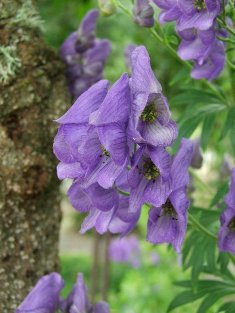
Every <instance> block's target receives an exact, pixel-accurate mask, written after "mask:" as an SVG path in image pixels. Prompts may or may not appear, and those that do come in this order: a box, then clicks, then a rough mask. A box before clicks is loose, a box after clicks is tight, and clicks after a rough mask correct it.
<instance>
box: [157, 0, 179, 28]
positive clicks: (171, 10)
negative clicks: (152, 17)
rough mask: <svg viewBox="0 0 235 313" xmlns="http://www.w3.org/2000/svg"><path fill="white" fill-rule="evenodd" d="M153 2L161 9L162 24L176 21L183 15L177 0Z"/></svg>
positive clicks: (160, 18) (160, 19)
mask: <svg viewBox="0 0 235 313" xmlns="http://www.w3.org/2000/svg"><path fill="white" fill-rule="evenodd" d="M153 2H154V3H155V4H156V5H157V6H158V7H159V8H160V9H161V13H160V15H159V21H160V23H161V24H164V23H166V22H171V21H176V20H178V18H179V17H180V15H181V11H180V10H179V8H178V5H177V1H176V0H153Z"/></svg>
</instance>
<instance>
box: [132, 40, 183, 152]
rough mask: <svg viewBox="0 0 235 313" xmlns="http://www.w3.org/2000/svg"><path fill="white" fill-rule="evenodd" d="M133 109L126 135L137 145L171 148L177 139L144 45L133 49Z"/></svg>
mask: <svg viewBox="0 0 235 313" xmlns="http://www.w3.org/2000/svg"><path fill="white" fill-rule="evenodd" d="M131 60H132V77H131V80H130V86H131V92H132V97H133V101H132V107H131V116H130V121H129V136H130V137H131V138H132V140H134V141H135V142H136V143H141V144H148V145H152V146H163V147H166V146H170V145H171V144H172V143H173V141H174V140H175V139H176V137H177V134H178V131H177V126H176V123H175V122H174V121H173V120H172V119H171V114H170V110H169V106H168V103H167V99H166V98H165V97H164V95H163V94H162V87H161V85H160V83H159V82H158V80H157V79H156V77H155V76H154V73H153V71H152V69H151V65H150V59H149V55H148V52H147V50H146V48H145V47H144V46H140V47H138V48H136V49H135V50H134V51H133V53H132V56H131Z"/></svg>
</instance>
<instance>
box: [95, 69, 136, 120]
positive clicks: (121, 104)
mask: <svg viewBox="0 0 235 313" xmlns="http://www.w3.org/2000/svg"><path fill="white" fill-rule="evenodd" d="M130 107H131V95H130V87H129V77H128V75H127V74H123V75H122V76H121V77H120V78H119V80H118V81H117V82H116V83H115V84H114V85H113V86H112V87H111V89H110V90H109V91H108V94H107V96H106V97H105V99H104V101H103V103H102V104H101V106H100V108H99V109H98V111H97V112H95V113H94V114H92V115H91V117H90V123H91V124H93V125H96V126H98V125H106V124H110V123H115V122H122V123H126V122H127V121H128V118H129V114H130Z"/></svg>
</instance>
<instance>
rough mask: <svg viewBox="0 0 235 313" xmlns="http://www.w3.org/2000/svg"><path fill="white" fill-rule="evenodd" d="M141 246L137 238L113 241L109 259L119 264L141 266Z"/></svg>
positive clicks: (131, 237)
mask: <svg viewBox="0 0 235 313" xmlns="http://www.w3.org/2000/svg"><path fill="white" fill-rule="evenodd" d="M140 257H141V255H140V244H139V240H138V238H137V237H136V236H129V237H124V238H117V239H113V240H112V241H111V243H110V246H109V258H110V260H112V261H115V262H119V263H127V264H130V265H131V266H133V267H135V268H138V267H139V266H140Z"/></svg>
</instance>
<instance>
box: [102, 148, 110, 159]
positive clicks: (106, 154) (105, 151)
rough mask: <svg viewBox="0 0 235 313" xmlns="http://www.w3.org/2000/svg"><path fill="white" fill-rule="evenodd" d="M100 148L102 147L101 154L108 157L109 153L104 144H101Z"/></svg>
mask: <svg viewBox="0 0 235 313" xmlns="http://www.w3.org/2000/svg"><path fill="white" fill-rule="evenodd" d="M101 149H102V155H105V156H106V157H108V158H109V157H110V153H109V152H108V151H107V150H106V149H105V147H104V146H101Z"/></svg>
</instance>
